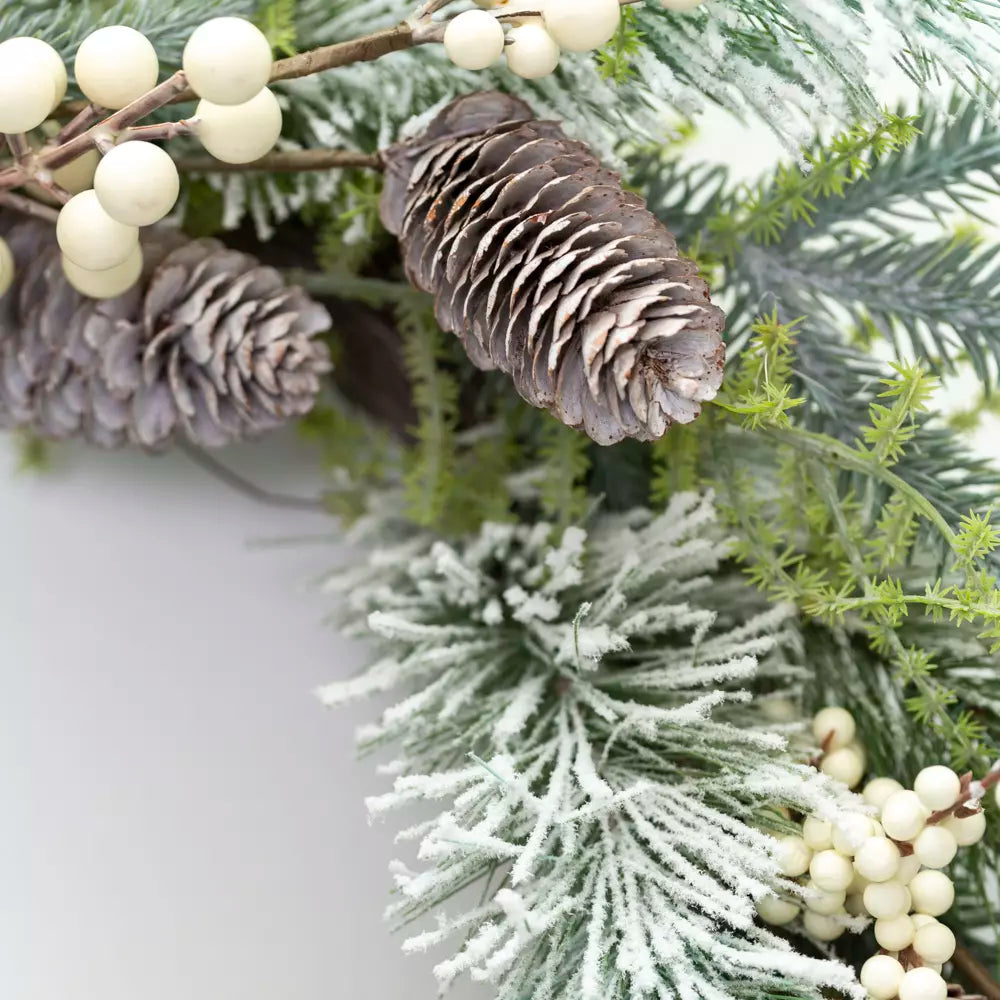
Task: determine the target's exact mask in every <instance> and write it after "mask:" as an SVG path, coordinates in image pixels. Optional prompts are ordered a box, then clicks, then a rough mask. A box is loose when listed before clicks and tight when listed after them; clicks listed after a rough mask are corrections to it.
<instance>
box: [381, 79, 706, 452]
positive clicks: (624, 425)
mask: <svg viewBox="0 0 1000 1000" xmlns="http://www.w3.org/2000/svg"><path fill="white" fill-rule="evenodd" d="M384 158H385V161H386V164H387V170H388V177H389V178H390V180H389V182H388V183H387V186H386V192H385V195H384V197H383V203H382V216H383V219H384V221H385V222H386V225H387V226H388V227H389V228H390V229H391V230H392V231H393V232H396V233H398V234H399V237H400V244H401V247H402V251H403V258H404V263H405V268H406V273H407V275H408V276H409V278H410V280H411V281H412V282H413V283H414V284H415V285H417V286H418V287H420V288H423V289H425V290H427V291H430V292H433V293H434V295H435V315H436V316H437V319H438V321H439V323H440V324H441V326H442V327H443V328H444V329H445V330H448V331H451V332H452V333H454V334H456V335H457V336H458V337H459V338H460V339H461V340H462V342H463V344H464V345H465V348H466V350H467V352H468V353H469V356H470V358H471V359H472V361H473V363H474V364H476V365H477V366H479V367H481V368H484V369H488V368H499V369H501V370H503V371H504V372H506V373H507V374H509V375H510V376H511V378H512V379H513V381H514V384H515V386H516V388H517V390H518V392H519V393H520V394H521V395H522V396H523V397H524V398H525V399H526V400H528V401H529V402H531V403H532V404H533V405H536V406H543V407H547V408H549V409H551V410H553V412H555V413H556V414H557V415H558V416H559V417H560V419H562V420H564V421H565V422H567V423H569V424H571V425H572V426H576V427H581V428H583V429H584V430H586V432H587V433H588V434H590V435H591V437H593V438H594V440H596V441H598V442H600V443H602V444H609V443H612V442H614V441H618V440H621V439H622V438H623V437H627V436H631V437H636V438H639V439H642V440H649V439H651V438H655V437H659V436H661V435H662V434H663V433H664V432H665V431H666V430H667V429H668V428H669V427H670V426H671V424H673V423H678V422H688V421H690V420H692V419H694V417H695V416H697V414H698V412H699V410H700V404H701V403H702V402H704V401H705V400H708V399H711V398H712V397H713V396H714V395H715V393H716V392H717V391H718V389H719V386H720V384H721V380H722V370H723V366H724V359H725V350H724V346H723V343H722V338H721V332H722V328H723V325H724V319H725V318H724V316H723V314H722V312H721V310H719V309H718V308H717V307H716V306H713V305H712V304H711V302H710V300H709V295H708V289H707V286H706V285H705V283H704V281H702V280H701V279H700V278H699V277H697V276H696V274H695V268H694V266H693V265H692V264H691V263H690V262H689V261H686V260H684V259H683V258H681V257H680V256H679V254H678V250H677V245H676V241H675V240H674V238H673V237H672V236H671V234H670V233H669V232H668V231H667V229H666V228H665V227H664V226H663V225H662V224H661V223H660V222H659V220H657V219H656V218H655V217H654V216H653V215H652V214H651V213H650V212H649V211H647V209H646V208H645V205H644V204H643V202H642V200H641V199H640V198H639V197H638V196H637V195H634V194H632V193H629V192H626V191H624V190H623V189H622V187H621V181H620V179H619V178H618V176H617V175H616V174H614V173H613V172H611V171H610V170H607V169H606V168H605V167H603V166H602V165H601V164H600V163H599V162H598V161H597V160H596V159H595V158H594V157H593V156H592V155H591V154H590V152H589V151H588V149H587V148H586V146H584V145H583V144H582V143H579V142H576V141H574V140H572V139H570V138H568V137H567V136H566V135H565V134H564V133H563V132H562V130H561V129H560V127H559V126H558V125H557V124H555V123H553V122H543V121H537V120H534V119H533V117H532V115H531V113H530V110H529V109H528V108H527V106H526V105H524V104H523V103H522V102H520V101H517V100H515V99H513V98H510V97H506V96H504V95H500V94H475V95H471V96H470V97H467V98H462V99H460V100H458V101H456V102H453V103H452V104H451V105H450V106H449V107H447V108H446V109H445V110H444V111H442V112H441V114H440V115H439V116H438V118H437V119H435V121H434V122H432V123H431V125H430V126H429V127H428V129H427V131H426V133H425V134H424V136H422V137H420V138H418V139H417V140H414V141H412V142H409V143H402V144H400V145H399V146H397V147H394V148H393V149H391V150H389V151H388V152H387V153H386V154H384Z"/></svg>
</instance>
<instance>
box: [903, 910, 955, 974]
mask: <svg viewBox="0 0 1000 1000" xmlns="http://www.w3.org/2000/svg"><path fill="white" fill-rule="evenodd" d="M913 948H914V950H915V951H916V953H917V954H918V955H919V956H920V957H921V959H923V961H924V962H926V963H927V964H928V965H944V963H945V962H947V961H950V959H951V956H952V955H954V954H955V935H954V934H953V933H952V932H951V929H950V928H948V927H945V925H944V924H941V923H938V922H937V921H936V920H932V921H931V922H930V923H927V924H924V925H923V926H922V927H918V928H917V932H916V934H915V935H914V937H913Z"/></svg>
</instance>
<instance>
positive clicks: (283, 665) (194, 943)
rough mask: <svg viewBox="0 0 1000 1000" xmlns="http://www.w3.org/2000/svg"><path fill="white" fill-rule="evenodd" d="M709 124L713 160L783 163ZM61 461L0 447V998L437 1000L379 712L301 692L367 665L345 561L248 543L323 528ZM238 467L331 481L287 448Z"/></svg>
mask: <svg viewBox="0 0 1000 1000" xmlns="http://www.w3.org/2000/svg"><path fill="white" fill-rule="evenodd" d="M716 124H717V126H718V127H715V128H713V127H712V125H708V126H707V127H706V130H705V139H704V140H703V142H702V144H701V145H702V147H703V148H705V147H706V146H707V152H709V154H710V155H717V156H718V157H720V158H722V159H726V160H729V161H730V162H733V163H737V164H738V165H739V167H740V169H741V170H742V171H743V172H745V173H748V174H749V173H754V172H756V171H757V170H758V169H760V168H762V167H763V166H765V165H766V164H767V163H768V162H769V161H770V159H771V157H772V156H773V155H774V150H773V145H772V144H771V143H770V142H769V141H768V140H767V138H766V137H761V136H754V135H751V134H749V133H747V132H745V131H744V130H742V129H740V128H738V127H736V126H734V125H732V124H731V123H728V122H724V123H723V122H721V120H717V122H716ZM993 433H995V429H994V430H993V431H990V432H986V433H985V435H984V439H986V438H988V437H989V436H990V434H993ZM994 440H996V438H995V437H994ZM56 457H57V465H56V470H55V471H54V472H52V473H49V474H46V475H42V476H23V475H22V476H15V475H14V474H13V466H14V457H13V452H12V450H11V449H10V448H9V442H7V441H6V440H5V439H2V438H0V795H2V802H3V803H4V808H3V812H2V814H0V1000H340V998H344V1000H402V998H404V997H405V998H406V1000H431V998H432V997H433V996H434V995H435V989H434V985H433V982H432V979H431V976H430V974H429V971H428V970H429V966H430V964H431V959H430V958H425V959H404V958H403V957H402V955H401V954H400V953H399V950H398V947H397V944H396V943H394V942H393V941H392V940H391V939H390V938H389V936H388V934H387V932H386V930H385V929H384V927H383V925H382V922H381V911H382V909H383V906H384V904H385V902H386V899H387V893H388V889H389V879H388V876H387V874H386V862H387V860H388V859H389V858H390V857H391V856H392V843H391V840H392V836H391V829H390V828H388V827H381V826H376V827H370V826H369V825H368V823H367V820H366V817H365V813H364V806H363V801H362V800H363V797H364V796H365V795H366V794H369V793H371V792H375V791H381V790H383V788H384V784H383V783H382V780H381V779H378V778H376V777H375V776H374V775H373V773H372V765H371V763H370V762H365V761H362V762H360V763H359V762H357V761H355V759H354V752H353V743H352V735H353V730H354V727H355V726H356V725H357V724H358V722H360V721H362V720H363V719H365V718H366V717H367V715H368V710H367V709H366V708H364V707H362V708H358V709H355V710H352V711H342V712H336V713H327V712H325V711H324V710H323V709H321V708H320V706H319V704H318V703H317V702H316V700H315V699H314V697H313V695H312V693H311V692H312V690H313V689H314V688H315V687H316V686H317V685H319V684H321V683H323V682H325V681H328V680H331V679H334V678H338V677H344V676H346V675H348V674H349V673H351V672H352V671H353V670H355V669H356V668H357V667H358V666H359V665H360V664H361V663H362V662H363V651H362V650H360V649H358V648H356V647H351V646H348V645H346V644H345V643H344V642H343V641H342V640H340V639H339V638H338V637H337V636H336V635H335V633H334V632H333V630H332V629H331V628H330V627H328V626H326V625H324V623H323V618H324V616H325V615H326V614H327V613H328V612H329V611H330V610H331V608H330V606H329V602H328V601H327V600H326V599H325V598H324V597H323V596H322V595H321V594H319V593H318V592H317V591H316V590H315V589H314V588H311V587H310V581H311V580H313V579H314V578H315V577H316V576H317V575H318V574H320V573H321V572H322V571H323V570H324V569H327V568H329V567H331V566H333V565H336V564H337V563H338V562H340V561H342V559H343V551H342V550H338V548H337V547H336V545H335V543H334V541H333V539H332V538H331V537H328V538H327V539H326V540H325V541H323V542H320V541H316V542H314V543H312V544H303V545H298V546H285V547H281V548H269V549H264V550H260V549H253V548H251V547H250V545H249V543H250V542H252V541H253V540H255V539H272V540H273V539H278V538H287V537H289V536H296V535H302V534H318V533H320V532H330V531H331V527H330V525H329V523H328V522H327V521H325V520H324V519H323V518H321V517H317V516H315V515H311V514H296V513H289V512H287V511H280V510H273V509H268V508H265V507H261V506H258V505H256V504H254V503H252V502H251V501H249V500H246V499H244V498H243V497H241V496H240V495H238V494H235V493H233V492H231V491H229V490H228V489H227V488H226V487H224V486H222V485H220V484H218V483H217V482H216V481H215V480H213V479H211V478H209V477H207V476H206V474H205V473H203V472H202V471H200V470H198V469H196V468H194V467H193V466H192V465H191V464H190V463H189V462H188V461H187V460H186V459H185V458H184V457H182V456H180V455H169V456H166V457H160V458H148V457H145V456H142V455H140V454H137V453H134V452H132V453H120V454H114V455H107V454H102V453H99V452H95V451H88V450H86V449H81V448H74V449H63V450H60V451H59V452H58V453H57V456H56ZM225 458H226V461H227V462H229V463H230V464H233V465H235V466H238V467H240V468H242V469H243V470H244V471H246V472H247V473H248V474H250V475H252V476H253V477H254V478H255V479H257V480H258V481H260V482H262V483H266V484H267V485H268V486H270V487H271V488H274V489H279V490H284V491H286V492H297V493H300V494H309V493H312V492H314V491H315V490H316V489H317V488H318V482H317V481H316V480H315V474H314V473H313V471H312V470H313V469H314V467H315V459H314V456H312V455H310V454H308V453H305V452H304V451H303V450H302V448H301V447H300V446H299V445H298V444H297V443H296V442H295V441H294V439H292V438H291V436H290V435H278V436H277V437H274V438H271V439H269V440H268V441H267V442H266V443H264V444H262V445H257V446H255V447H253V448H240V449H236V450H235V451H231V452H229V453H228V454H227V455H226V456H225ZM459 995H460V996H461V995H462V992H461V991H459ZM466 995H471V993H467V994H466Z"/></svg>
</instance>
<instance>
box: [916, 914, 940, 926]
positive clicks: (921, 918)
mask: <svg viewBox="0 0 1000 1000" xmlns="http://www.w3.org/2000/svg"><path fill="white" fill-rule="evenodd" d="M910 919H911V920H912V921H913V926H914V927H916V928H917V930H920V928H921V927H926V926H927V924H936V923H937V918H936V917H932V916H931V915H930V914H929V913H911V914H910Z"/></svg>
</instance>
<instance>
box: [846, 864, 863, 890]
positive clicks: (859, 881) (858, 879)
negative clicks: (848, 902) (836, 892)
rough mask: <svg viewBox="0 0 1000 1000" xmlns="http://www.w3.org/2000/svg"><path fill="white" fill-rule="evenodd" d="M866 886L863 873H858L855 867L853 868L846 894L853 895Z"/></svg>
mask: <svg viewBox="0 0 1000 1000" xmlns="http://www.w3.org/2000/svg"><path fill="white" fill-rule="evenodd" d="M867 888H868V879H866V878H865V877H864V876H863V875H859V874H858V870H857V868H855V869H854V878H852V879H851V884H850V885H849V886H848V887H847V895H848V896H853V895H854V894H855V893H860V892H864V891H865V889H867Z"/></svg>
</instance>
